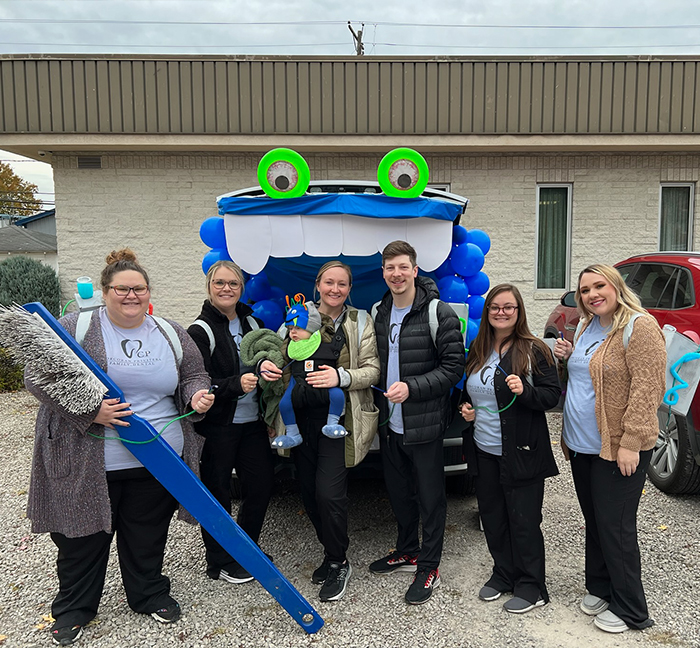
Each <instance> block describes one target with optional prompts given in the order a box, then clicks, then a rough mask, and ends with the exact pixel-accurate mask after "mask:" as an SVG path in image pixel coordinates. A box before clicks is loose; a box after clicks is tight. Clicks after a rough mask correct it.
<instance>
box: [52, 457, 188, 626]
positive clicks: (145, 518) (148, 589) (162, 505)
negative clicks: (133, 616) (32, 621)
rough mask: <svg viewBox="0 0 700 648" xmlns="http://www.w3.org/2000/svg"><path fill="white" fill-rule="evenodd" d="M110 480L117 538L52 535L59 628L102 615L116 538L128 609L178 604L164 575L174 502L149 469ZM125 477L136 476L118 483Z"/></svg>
mask: <svg viewBox="0 0 700 648" xmlns="http://www.w3.org/2000/svg"><path fill="white" fill-rule="evenodd" d="M107 475H108V481H107V485H108V489H109V500H110V504H111V507H112V529H113V533H105V532H104V531H100V532H98V533H94V534H92V535H89V536H84V537H81V538H69V537H67V536H65V535H63V534H61V533H52V534H51V539H52V540H53V542H54V544H55V545H56V546H57V547H58V559H57V561H56V564H57V568H58V581H59V588H60V589H59V592H58V594H57V595H56V598H55V599H54V601H53V604H52V606H51V614H52V615H53V617H54V619H56V623H55V624H54V628H55V629H59V628H64V627H72V626H74V625H85V624H86V623H88V622H89V621H91V620H92V619H93V618H94V617H95V615H96V614H97V608H98V607H99V604H100V598H101V597H102V590H103V589H104V582H105V574H106V572H107V561H108V559H109V548H110V545H111V543H112V538H113V536H114V535H115V534H116V536H117V553H118V555H119V568H120V570H121V573H122V582H123V583H124V589H125V590H126V599H127V602H128V603H129V607H130V608H131V609H132V610H134V612H139V613H141V614H150V613H151V612H155V611H156V610H159V609H161V608H164V607H167V606H168V605H170V604H171V603H174V602H175V599H173V598H172V597H171V596H170V579H169V578H168V577H167V576H164V575H163V574H162V570H163V556H164V553H165V543H166V540H167V538H168V527H169V526H170V520H171V519H172V517H173V513H174V512H175V508H176V501H175V498H174V497H173V496H172V495H171V494H170V493H169V492H168V491H167V490H166V489H165V488H163V486H161V484H160V483H159V482H158V481H157V480H156V479H155V478H154V477H152V476H151V475H150V473H148V471H147V470H146V469H145V468H136V469H134V470H124V471H118V472H117V473H114V475H112V474H111V473H107ZM125 475H137V476H135V477H126V478H117V479H114V477H117V476H118V477H124V476H125Z"/></svg>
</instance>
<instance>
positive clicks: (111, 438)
mask: <svg viewBox="0 0 700 648" xmlns="http://www.w3.org/2000/svg"><path fill="white" fill-rule="evenodd" d="M196 413H197V410H192V411H191V412H187V414H183V415H182V416H177V417H175V418H174V419H173V420H172V421H170V422H169V423H166V425H165V427H164V428H163V429H162V430H161V431H160V432H158V434H156V435H155V436H154V437H153V438H152V439H148V440H147V441H130V440H129V439H122V438H121V437H103V436H99V435H97V434H93V433H92V432H88V435H90V436H91V437H95V438H96V439H102V440H103V441H121V442H122V443H131V444H133V445H144V444H146V443H152V442H153V441H155V440H156V439H157V438H159V437H160V436H161V435H162V434H163V432H165V430H167V429H168V426H169V425H170V424H171V423H175V421H179V420H180V419H183V418H185V417H187V416H190V415H191V414H196Z"/></svg>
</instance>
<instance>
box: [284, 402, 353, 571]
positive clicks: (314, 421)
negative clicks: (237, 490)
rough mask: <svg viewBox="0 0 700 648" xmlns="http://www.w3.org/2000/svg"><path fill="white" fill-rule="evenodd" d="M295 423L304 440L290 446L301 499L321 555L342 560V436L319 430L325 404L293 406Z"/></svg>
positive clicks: (344, 492)
mask: <svg viewBox="0 0 700 648" xmlns="http://www.w3.org/2000/svg"><path fill="white" fill-rule="evenodd" d="M295 413H296V416H297V425H299V430H300V431H301V434H302V437H303V439H304V441H303V443H302V444H301V445H299V446H297V447H295V448H292V458H293V459H294V464H295V466H296V471H297V479H298V480H299V486H300V489H301V499H302V502H303V503H304V509H305V510H306V514H307V515H308V516H309V520H311V523H312V524H313V525H314V529H315V530H316V536H317V537H318V540H319V542H320V543H321V545H322V546H323V550H324V554H325V558H326V559H327V560H329V561H331V562H339V563H342V562H344V561H345V559H346V557H347V556H346V553H347V550H348V546H349V544H350V540H349V538H348V506H349V502H348V469H347V468H346V466H345V438H340V439H331V438H329V437H327V436H325V435H324V434H322V433H321V428H322V427H323V426H324V425H325V424H326V419H327V416H328V407H327V406H326V407H325V408H318V409H316V408H315V409H313V410H306V411H302V410H300V409H297V408H295Z"/></svg>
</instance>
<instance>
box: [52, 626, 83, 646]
mask: <svg viewBox="0 0 700 648" xmlns="http://www.w3.org/2000/svg"><path fill="white" fill-rule="evenodd" d="M82 636H83V628H82V626H79V625H74V626H65V627H63V628H57V629H55V630H51V639H53V642H54V643H55V644H56V645H57V646H70V645H71V644H73V643H75V642H76V641H78V639H80V637H82Z"/></svg>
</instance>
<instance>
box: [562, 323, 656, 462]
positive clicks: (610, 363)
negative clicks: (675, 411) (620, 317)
mask: <svg viewBox="0 0 700 648" xmlns="http://www.w3.org/2000/svg"><path fill="white" fill-rule="evenodd" d="M584 330H585V329H584ZM622 337H623V329H620V330H618V331H616V332H615V333H614V334H612V335H609V336H608V337H607V338H606V339H605V340H604V341H603V343H602V344H601V345H600V346H599V347H598V349H597V350H596V351H595V353H594V354H593V357H592V358H591V363H590V365H589V367H588V370H589V371H590V374H591V379H592V381H593V389H594V391H595V415H596V420H597V422H598V430H599V431H600V437H601V441H602V447H601V450H600V457H601V458H603V459H607V460H608V461H617V450H618V448H620V447H623V448H627V449H628V450H632V451H634V452H639V451H640V450H650V449H651V448H653V447H654V445H655V444H656V439H657V437H658V436H659V423H658V419H657V417H656V411H657V409H658V407H659V404H660V403H661V399H662V398H663V395H664V392H665V390H666V377H665V376H666V343H665V341H664V336H663V333H662V332H661V329H660V328H659V325H658V323H657V321H656V320H655V319H654V318H653V317H652V316H651V315H647V316H643V317H638V318H637V319H636V320H635V321H634V328H633V331H632V335H630V337H629V342H628V345H627V349H625V347H624V344H623V341H622ZM562 449H563V450H564V455H565V456H566V457H567V459H568V448H566V446H565V445H564V443H563V442H562Z"/></svg>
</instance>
